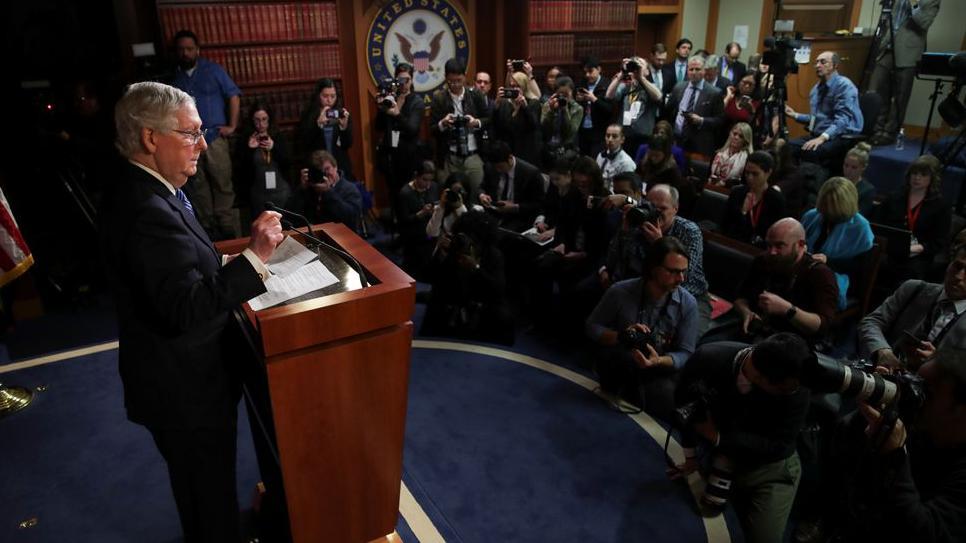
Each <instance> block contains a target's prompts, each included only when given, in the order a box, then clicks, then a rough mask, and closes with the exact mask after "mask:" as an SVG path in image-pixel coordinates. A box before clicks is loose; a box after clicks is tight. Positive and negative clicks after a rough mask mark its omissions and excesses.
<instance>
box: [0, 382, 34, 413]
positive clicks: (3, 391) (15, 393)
mask: <svg viewBox="0 0 966 543" xmlns="http://www.w3.org/2000/svg"><path fill="white" fill-rule="evenodd" d="M33 399H34V393H33V392H31V391H30V390H28V389H26V388H23V387H7V386H4V385H3V384H2V383H0V418H2V417H5V416H7V415H10V414H12V413H16V412H17V411H20V410H21V409H23V408H24V407H27V406H28V405H30V402H31V401H32V400H33Z"/></svg>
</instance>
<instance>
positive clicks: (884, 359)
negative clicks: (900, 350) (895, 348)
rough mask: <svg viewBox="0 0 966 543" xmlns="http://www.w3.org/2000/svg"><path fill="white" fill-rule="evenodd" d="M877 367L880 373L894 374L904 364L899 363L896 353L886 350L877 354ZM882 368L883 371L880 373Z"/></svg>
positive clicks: (881, 350) (880, 350)
mask: <svg viewBox="0 0 966 543" xmlns="http://www.w3.org/2000/svg"><path fill="white" fill-rule="evenodd" d="M875 366H876V371H878V372H879V373H892V372H893V371H895V370H896V369H898V368H901V367H902V362H900V361H899V357H897V356H896V353H894V352H892V349H889V348H885V349H879V350H878V351H876V352H875ZM880 368H881V369H882V370H883V371H880Z"/></svg>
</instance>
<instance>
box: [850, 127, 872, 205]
mask: <svg viewBox="0 0 966 543" xmlns="http://www.w3.org/2000/svg"><path fill="white" fill-rule="evenodd" d="M871 150H872V146H871V145H869V144H868V143H865V142H864V141H863V142H861V143H858V144H856V146H855V147H853V148H851V149H849V152H848V153H846V154H845V162H843V163H842V176H843V177H845V178H846V179H848V180H849V181H851V182H852V183H854V184H855V190H856V191H857V192H858V194H859V213H861V214H862V215H863V216H866V217H868V216H869V214H870V213H872V209H873V208H874V207H875V186H873V185H872V183H869V181H868V180H867V179H866V178H865V168H866V167H867V166H868V165H869V151H871Z"/></svg>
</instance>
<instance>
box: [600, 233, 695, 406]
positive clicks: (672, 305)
mask: <svg viewBox="0 0 966 543" xmlns="http://www.w3.org/2000/svg"><path fill="white" fill-rule="evenodd" d="M688 254H689V253H688V249H687V248H686V247H685V246H684V245H683V244H682V243H681V242H680V241H678V240H677V238H672V237H670V236H667V237H662V238H661V239H659V240H657V241H656V242H655V243H653V244H652V245H651V246H650V247H648V251H647V256H646V257H645V259H644V268H643V271H642V275H641V277H640V278H634V279H626V280H624V281H619V282H617V283H614V284H613V285H612V286H611V287H610V288H609V289H607V292H605V293H604V297H603V298H602V299H601V301H600V303H598V304H597V307H595V308H594V311H593V313H591V314H590V317H588V318H587V325H586V330H587V335H588V336H590V338H591V339H592V340H594V342H595V343H597V345H598V350H597V353H596V356H595V359H594V362H595V367H594V369H595V371H596V372H597V375H598V377H599V379H600V387H601V390H602V391H603V392H604V393H606V394H608V395H610V396H614V397H616V398H615V399H617V398H619V399H623V400H627V401H629V402H631V403H632V404H637V405H639V407H641V408H643V409H644V410H645V411H647V412H648V413H650V414H652V415H654V416H656V417H658V418H660V419H662V420H664V421H671V414H672V411H673V409H674V383H675V377H676V374H677V372H678V370H679V369H681V367H683V366H684V363H685V362H686V361H687V360H688V358H689V357H690V356H691V355H692V354H693V353H694V349H695V345H696V344H697V341H698V320H699V316H698V308H697V304H696V303H695V301H694V296H692V295H691V293H689V292H688V291H687V289H685V288H684V287H683V286H682V284H683V283H684V281H685V279H687V275H688Z"/></svg>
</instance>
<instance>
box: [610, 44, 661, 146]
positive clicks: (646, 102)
mask: <svg viewBox="0 0 966 543" xmlns="http://www.w3.org/2000/svg"><path fill="white" fill-rule="evenodd" d="M605 96H606V97H607V99H608V100H610V101H612V102H615V103H620V107H619V108H617V111H618V112H619V115H620V118H619V119H618V122H620V124H621V126H622V127H623V129H624V150H625V151H627V154H632V153H636V152H637V148H638V147H639V146H640V145H641V144H642V143H644V142H645V141H646V140H647V139H648V137H650V135H651V133H652V132H653V131H654V123H655V122H657V115H658V112H659V111H660V109H661V104H662V101H663V98H664V95H663V94H662V93H661V89H660V88H659V87H658V86H657V85H655V84H654V83H653V82H652V80H651V68H650V66H649V65H648V63H647V61H646V60H644V59H642V58H641V57H632V58H625V59H624V60H623V61H622V62H621V71H620V72H617V73H616V74H614V77H613V79H611V81H610V85H608V87H607V94H606V95H605Z"/></svg>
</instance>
